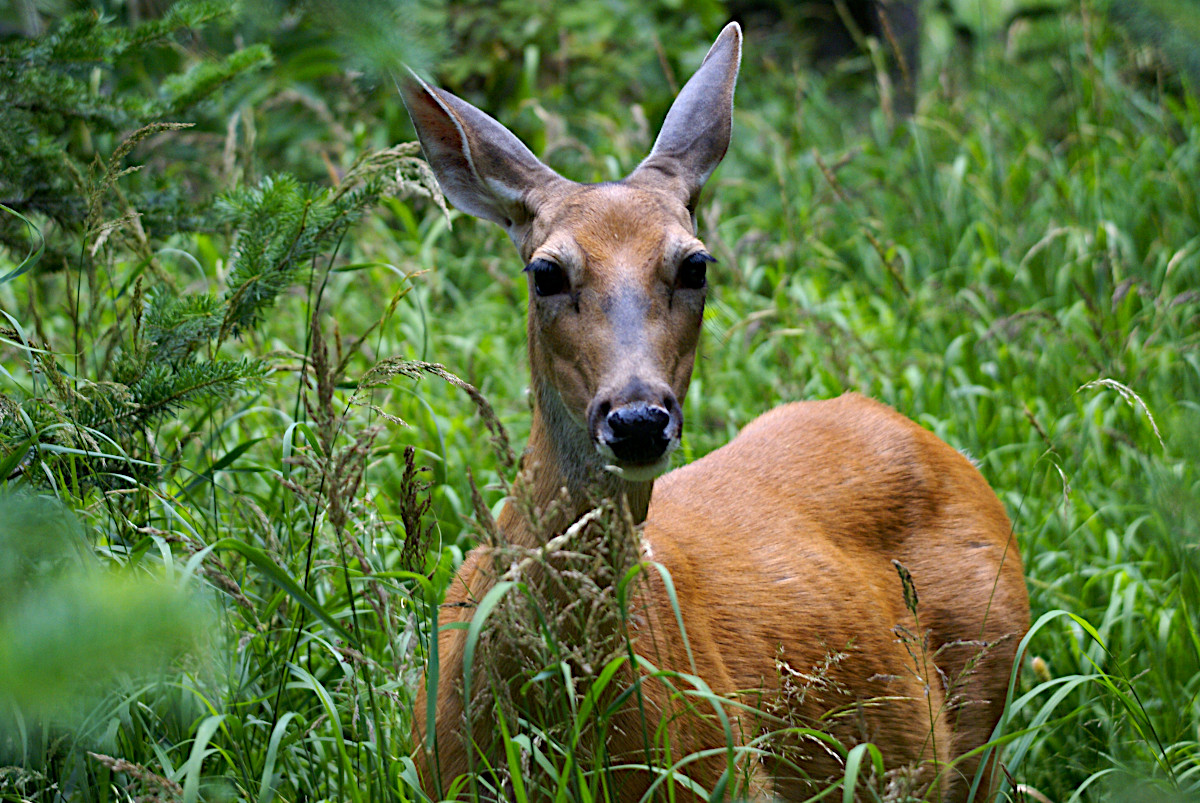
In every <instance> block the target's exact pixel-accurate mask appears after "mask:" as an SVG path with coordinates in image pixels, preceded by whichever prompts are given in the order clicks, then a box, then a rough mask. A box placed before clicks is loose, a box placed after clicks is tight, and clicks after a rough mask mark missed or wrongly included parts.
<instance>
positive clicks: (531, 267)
mask: <svg viewBox="0 0 1200 803" xmlns="http://www.w3.org/2000/svg"><path fill="white" fill-rule="evenodd" d="M525 272H526V273H528V274H530V275H532V276H533V289H534V292H536V293H537V294H538V295H539V296H556V295H558V294H560V293H565V292H566V291H567V289H568V288H569V287H570V284H571V283H570V282H568V281H567V272H566V271H565V270H563V268H562V265H559V264H558V263H556V262H551V261H550V260H548V259H535V260H533V261H532V262H530V263H529V264H528V265H526V266H525Z"/></svg>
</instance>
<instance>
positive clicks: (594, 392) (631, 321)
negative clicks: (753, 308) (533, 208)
mask: <svg viewBox="0 0 1200 803" xmlns="http://www.w3.org/2000/svg"><path fill="white" fill-rule="evenodd" d="M522 251H523V255H525V254H527V256H526V259H525V262H526V269H525V273H526V274H527V276H528V281H529V298H530V306H529V351H530V360H531V363H532V369H533V376H534V377H535V382H537V380H538V379H540V380H541V381H540V383H539V384H540V386H539V387H538V388H537V392H538V394H539V397H541V398H539V401H541V402H542V403H543V404H553V403H560V404H561V405H562V408H563V410H564V411H565V412H566V414H567V415H568V416H569V417H570V419H571V421H572V422H573V423H574V424H576V425H577V426H579V427H583V428H585V429H586V431H587V435H588V437H589V439H590V440H591V442H592V443H593V444H594V446H595V448H596V450H597V451H598V452H599V454H600V456H601V458H602V459H603V460H604V461H605V463H606V464H610V465H613V466H615V467H617V468H619V469H620V470H621V471H622V473H624V474H626V475H627V476H630V478H631V479H638V478H645V476H646V475H649V476H653V475H654V474H656V473H659V472H661V471H662V470H663V469H665V467H666V465H667V462H668V460H669V455H670V453H671V451H673V450H674V449H675V448H676V447H677V446H678V445H679V438H680V434H681V432H682V428H683V413H682V408H681V404H682V402H683V398H684V395H685V394H686V393H687V386H688V382H689V381H690V379H691V374H692V365H693V362H694V360H695V355H696V343H697V340H698V338H699V334H700V326H701V322H702V319H703V314H704V298H705V292H706V287H707V282H706V278H705V269H706V266H707V263H708V262H710V261H712V257H710V256H709V255H708V252H707V251H706V250H705V249H704V245H703V243H701V242H700V240H699V239H697V238H696V236H695V235H694V234H693V233H692V221H691V215H690V214H689V213H688V211H687V209H686V207H684V205H683V204H682V203H680V201H679V200H678V199H676V198H674V197H672V196H671V195H669V194H666V193H663V192H658V191H655V190H650V189H644V188H640V187H636V186H627V185H625V184H621V183H614V184H597V185H590V186H581V185H576V187H575V188H574V191H573V192H570V193H567V194H565V195H561V196H558V197H556V198H555V199H553V200H552V201H550V202H548V203H545V204H543V205H542V206H541V207H539V209H538V214H537V216H536V218H535V219H534V220H533V221H532V222H531V225H530V227H529V234H528V237H527V239H526V241H525V243H524V248H522ZM551 394H553V396H554V397H556V398H553V397H552V398H546V397H547V396H549V395H551Z"/></svg>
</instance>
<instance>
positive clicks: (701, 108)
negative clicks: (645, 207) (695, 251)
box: [626, 22, 742, 211]
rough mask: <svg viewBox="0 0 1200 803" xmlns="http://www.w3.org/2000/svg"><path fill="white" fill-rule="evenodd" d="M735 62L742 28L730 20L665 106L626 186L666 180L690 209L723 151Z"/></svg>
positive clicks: (730, 122) (728, 131)
mask: <svg viewBox="0 0 1200 803" xmlns="http://www.w3.org/2000/svg"><path fill="white" fill-rule="evenodd" d="M741 62H742V28H741V26H739V25H738V24H737V23H736V22H731V23H729V24H728V25H726V26H725V28H724V30H722V31H721V35H720V36H718V37H717V41H715V42H714V43H713V46H712V47H711V48H710V49H709V51H708V55H707V56H705V57H704V62H703V63H702V64H701V65H700V69H698V70H696V73H695V74H694V75H693V76H692V77H691V79H689V80H688V82H687V83H686V84H685V85H684V87H683V89H682V91H680V93H679V97H677V98H675V102H674V103H673V104H671V110H670V111H668V112H667V118H666V120H664V121H663V125H662V130H660V131H659V133H658V139H656V140H655V141H654V148H653V149H652V150H651V151H650V155H649V156H647V157H646V158H645V159H644V160H643V161H642V163H641V164H640V165H638V166H637V168H636V169H635V170H634V171H633V172H632V173H630V174H629V177H628V178H627V179H626V181H627V182H629V183H631V184H641V183H645V184H650V183H653V184H654V185H655V186H662V184H663V179H666V183H667V185H668V186H670V187H671V188H672V190H673V191H674V192H675V193H676V194H677V195H678V196H679V198H680V200H682V201H683V202H684V203H685V204H686V205H687V208H688V209H689V210H693V211H694V210H695V208H696V202H697V201H698V200H699V198H700V190H702V189H703V188H704V182H706V181H708V177H709V176H711V175H712V172H713V171H714V170H716V169H717V165H718V164H720V163H721V159H722V157H724V156H725V151H727V150H728V149H729V138H730V134H731V132H732V131H733V90H734V86H735V85H736V84H737V75H738V68H739V67H740V66H741ZM652 174H653V175H652Z"/></svg>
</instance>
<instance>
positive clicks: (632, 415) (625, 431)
mask: <svg viewBox="0 0 1200 803" xmlns="http://www.w3.org/2000/svg"><path fill="white" fill-rule="evenodd" d="M670 429H671V414H670V413H669V412H667V410H665V409H664V408H662V407H660V406H658V405H657V404H647V403H645V402H634V403H633V404H627V405H623V406H621V407H618V408H616V409H615V410H613V411H611V412H610V413H609V414H608V415H607V416H605V419H604V426H603V427H602V428H601V432H600V438H601V440H602V441H603V443H604V444H605V445H606V446H608V448H610V449H612V450H613V454H615V455H616V456H617V459H618V460H620V461H621V462H622V463H631V464H645V463H653V462H655V461H657V460H659V459H660V458H661V457H662V456H663V455H664V454H666V453H667V448H668V447H669V446H670V445H671V436H670Z"/></svg>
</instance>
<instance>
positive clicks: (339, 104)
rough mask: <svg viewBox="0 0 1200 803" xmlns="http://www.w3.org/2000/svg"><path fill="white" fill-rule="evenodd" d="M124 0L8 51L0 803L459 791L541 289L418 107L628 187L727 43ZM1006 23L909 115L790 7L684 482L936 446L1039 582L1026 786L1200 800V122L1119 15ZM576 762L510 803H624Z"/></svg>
mask: <svg viewBox="0 0 1200 803" xmlns="http://www.w3.org/2000/svg"><path fill="white" fill-rule="evenodd" d="M99 5H100V6H104V8H103V11H104V12H105V13H104V14H102V15H98V14H96V13H93V12H91V11H86V10H85V11H80V12H79V13H78V14H76V15H75V16H67V17H64V18H62V19H53V20H51V19H49V18H47V20H46V22H48V23H49V27H48V30H47V31H45V32H42V33H39V34H37V35H36V36H33V37H25V36H16V35H11V34H10V35H6V38H4V39H3V40H0V48H2V52H0V87H3V88H2V89H0V123H2V127H3V131H0V163H3V164H4V165H5V166H4V167H3V168H0V203H2V204H3V205H4V207H3V209H0V218H2V221H3V222H2V223H0V541H2V546H0V550H2V552H3V557H2V558H0V573H2V575H3V582H2V583H0V645H3V646H2V648H0V697H3V698H5V705H4V707H3V711H2V712H0V765H3V766H2V767H0V797H3V799H5V800H38V801H41V800H46V801H49V800H61V799H69V800H81V801H108V800H135V799H136V800H150V799H154V800H183V801H187V803H192V801H196V800H224V799H237V800H257V801H268V800H273V799H282V800H353V801H360V800H361V801H368V800H369V801H382V800H400V801H409V800H421V799H422V798H421V797H420V794H419V793H418V791H417V790H416V789H415V787H414V785H413V784H414V781H415V777H416V776H415V769H414V766H413V763H412V760H411V758H409V756H410V754H411V751H412V748H413V745H412V744H411V737H410V731H409V728H410V725H411V721H412V708H413V705H414V697H415V690H416V688H417V686H418V684H419V682H420V678H421V675H422V672H423V671H425V660H424V659H425V658H426V656H427V654H428V650H427V644H428V635H429V626H430V616H431V611H432V610H434V606H435V605H436V602H437V600H438V599H439V597H440V595H441V593H443V591H444V588H445V586H446V584H447V582H448V581H449V578H450V576H451V573H452V571H453V568H454V567H455V566H456V565H457V563H458V562H460V561H461V559H462V556H463V554H464V553H465V552H466V551H467V550H468V549H469V548H470V547H471V546H472V545H473V544H474V543H476V542H477V541H478V540H479V539H480V538H481V537H483V536H484V534H485V533H484V531H485V529H486V519H487V515H486V514H487V512H488V511H491V513H493V514H494V513H496V512H498V510H499V508H500V506H501V505H502V504H503V501H504V498H505V489H506V488H507V483H508V482H509V481H510V480H511V478H512V476H513V474H514V470H513V466H512V459H511V456H512V453H513V452H514V451H515V452H516V453H519V451H520V448H521V446H522V444H523V443H524V441H525V438H526V436H527V434H528V428H529V402H528V398H527V390H526V388H527V382H528V370H527V365H526V359H527V355H526V353H525V340H524V338H525V326H524V308H525V305H526V301H527V298H526V296H527V289H526V287H527V284H526V278H525V277H524V276H523V275H522V273H521V267H522V266H521V265H520V264H519V259H518V257H517V256H516V254H515V252H514V250H513V248H512V245H511V243H509V242H508V240H507V239H506V237H505V235H504V234H503V233H502V232H501V231H500V230H499V229H498V228H496V227H494V226H489V225H487V224H484V223H482V222H479V221H476V220H474V219H473V218H470V217H468V216H466V215H463V214H461V213H459V212H456V211H453V210H451V209H448V208H447V207H446V206H445V204H444V202H443V201H442V200H441V198H440V194H439V193H438V191H437V188H436V185H434V184H433V182H432V178H431V176H430V175H429V173H428V170H427V168H426V167H425V166H424V165H423V164H422V162H421V161H420V159H419V151H418V149H417V148H415V147H414V146H413V145H411V144H407V143H410V142H411V140H412V138H413V133H412V129H411V127H410V126H409V123H408V122H407V119H406V116H405V113H404V110H403V108H402V106H401V105H400V103H399V100H398V98H397V97H396V93H395V88H394V86H393V85H392V84H391V79H390V78H389V77H388V75H387V71H388V70H389V69H394V68H395V67H396V63H397V62H396V60H397V59H404V60H406V61H408V62H410V63H413V64H415V65H416V66H418V67H419V68H421V69H424V70H427V71H428V73H429V74H430V75H432V76H435V77H436V80H438V81H439V82H440V83H442V84H443V85H445V86H447V87H449V88H452V89H453V90H454V91H456V92H458V93H460V94H461V95H462V96H463V97H464V98H467V99H468V100H470V101H471V102H473V103H475V104H476V105H477V106H479V107H480V108H483V109H486V110H488V111H489V112H490V113H492V114H493V115H494V116H495V117H497V118H498V119H500V120H501V121H503V122H504V123H505V124H506V125H508V126H509V127H510V128H511V129H512V130H513V131H514V132H516V133H517V134H518V135H519V136H521V137H522V138H523V139H524V141H525V142H527V143H528V144H529V146H530V147H531V149H532V150H533V151H534V152H535V153H537V154H538V155H539V156H540V157H541V158H543V159H544V160H545V161H546V162H547V163H548V164H550V165H551V166H552V167H554V168H555V169H557V170H558V171H559V172H561V173H563V174H564V175H566V176H568V177H570V178H573V179H576V180H581V181H602V180H610V179H617V178H620V177H621V176H623V175H625V174H626V173H627V172H628V171H629V170H630V169H632V167H633V166H634V165H636V164H637V162H638V161H639V160H640V159H641V157H642V156H643V155H644V154H645V152H646V151H647V150H648V148H649V146H650V144H651V142H652V138H653V133H654V132H655V131H656V129H657V125H658V123H659V122H660V121H661V118H662V115H663V114H664V113H665V110H666V108H667V105H668V104H669V102H670V100H671V98H672V97H673V95H674V93H675V91H676V90H677V89H678V84H679V82H680V80H681V79H682V77H683V76H686V75H688V74H689V73H690V72H691V71H692V70H693V69H694V68H695V66H696V65H697V64H698V63H699V60H700V58H702V57H703V54H704V52H705V50H706V48H707V46H708V44H709V43H710V42H711V40H712V37H713V36H714V35H715V33H716V32H717V31H718V30H719V29H720V26H721V25H722V24H723V23H724V22H725V21H726V20H727V19H728V16H727V15H728V13H729V12H728V9H727V8H726V6H725V5H724V4H722V3H719V2H715V0H711V1H710V2H704V3H697V4H694V7H690V8H688V9H686V10H685V9H683V8H681V7H680V6H681V5H683V4H678V3H672V2H668V1H667V0H662V2H656V3H649V4H634V3H627V2H617V3H612V4H610V5H609V6H606V7H605V8H604V9H603V10H597V9H598V8H599V7H597V6H591V5H584V4H578V5H561V6H560V5H557V4H552V3H548V2H547V3H536V4H508V3H500V4H496V5H495V6H491V5H487V4H483V3H479V4H463V6H462V8H460V9H458V11H457V12H456V13H450V12H447V11H445V10H444V9H442V8H441V7H440V6H438V5H436V4H412V5H402V6H401V7H400V9H399V13H402V14H405V15H407V16H406V17H405V19H406V21H407V23H408V24H407V27H405V28H404V29H403V30H400V29H399V28H397V27H396V24H395V19H394V18H393V16H392V15H393V14H394V13H395V9H393V8H392V6H391V4H388V3H365V4H362V6H361V8H358V9H357V10H347V9H348V8H349V6H343V5H339V4H336V3H314V4H311V5H308V6H291V5H286V4H273V3H266V2H263V3H257V4H254V3H248V4H247V5H246V7H245V8H241V9H239V10H236V11H230V10H228V9H227V8H226V7H225V4H221V3H196V2H193V3H185V4H180V5H178V6H175V7H174V8H173V10H171V11H169V12H165V13H163V14H161V15H159V16H155V17H153V18H152V19H138V18H137V15H136V14H133V13H132V11H131V6H129V5H126V4H121V3H113V4H99ZM510 5H511V6H512V7H511V8H510V7H509V6H510ZM770 5H771V4H762V6H767V7H769V6H770ZM970 5H971V4H969V3H968V4H953V3H950V4H927V6H928V9H927V10H928V13H927V19H926V30H925V34H924V39H923V48H924V50H923V54H922V56H923V57H922V64H921V68H920V73H919V75H918V76H916V82H917V83H916V86H917V93H916V98H917V103H916V109H915V112H914V114H913V115H911V116H910V117H906V116H903V115H901V114H899V113H897V111H896V110H895V103H894V99H895V92H896V87H895V86H894V85H893V83H892V81H891V78H890V76H889V73H888V70H887V69H886V66H885V62H886V61H887V59H888V57H889V56H888V49H887V43H879V42H876V41H874V40H872V41H864V42H863V43H862V49H861V51H860V52H859V53H857V54H851V55H849V56H847V57H845V58H843V59H841V60H840V61H838V62H836V63H833V64H831V65H826V66H824V68H823V69H821V70H818V69H815V68H814V66H813V65H812V64H811V63H810V60H809V59H808V58H807V57H806V55H805V52H804V48H803V47H799V46H798V45H797V37H798V36H800V34H798V33H797V31H802V30H803V28H802V27H801V26H802V21H801V20H797V19H795V18H793V17H792V16H790V15H789V14H788V13H787V11H786V9H785V10H784V12H781V13H782V16H781V17H779V18H770V19H769V20H768V19H767V18H762V17H753V16H749V17H747V19H746V20H745V27H746V36H747V38H746V50H745V58H744V61H743V65H742V72H741V77H740V80H739V86H738V90H737V99H736V109H735V114H734V136H733V144H732V146H731V148H730V152H729V154H728V155H727V156H726V158H725V160H724V163H723V164H722V167H721V168H720V169H719V171H718V172H717V173H716V174H715V176H714V177H713V179H712V180H711V181H710V182H709V185H708V188H707V190H706V192H705V195H704V199H703V201H702V203H701V205H700V208H699V210H698V215H697V218H698V225H699V229H700V232H699V234H700V236H701V238H702V239H703V240H704V241H705V242H706V244H707V246H708V248H709V250H710V251H711V252H712V253H713V255H714V256H715V257H716V258H717V260H718V261H717V263H716V264H715V265H712V266H711V267H710V269H709V274H708V275H709V286H710V291H709V293H710V294H709V303H708V308H707V310H706V313H705V325H704V332H703V336H702V342H701V346H700V357H699V359H698V360H697V364H696V368H695V373H694V377H693V381H692V385H691V389H690V391H689V393H688V395H687V398H686V401H685V404H684V417H685V422H686V423H685V435H684V441H683V447H682V448H681V449H680V451H679V452H678V453H677V455H676V460H677V461H678V462H679V463H681V464H682V463H686V462H689V461H691V460H694V459H696V458H698V457H700V456H702V455H704V454H706V453H708V452H710V451H711V450H713V449H715V448H717V447H719V446H720V445H722V444H723V443H725V442H727V441H728V440H729V439H730V438H731V437H732V436H733V435H734V434H735V433H736V432H737V431H738V430H739V429H740V428H741V427H742V426H744V425H745V424H747V423H748V422H749V421H751V420H753V419H754V418H755V417H756V416H757V415H759V414H761V413H763V412H765V411H766V410H768V409H770V408H771V407H773V406H775V405H777V404H781V403H784V402H787V401H792V400H798V399H820V398H831V397H833V396H836V395H838V394H841V393H843V392H845V391H850V390H855V391H859V392H861V393H864V394H866V395H869V396H872V397H874V398H877V399H879V400H881V401H884V402H886V403H887V404H890V405H892V406H893V407H895V408H896V409H897V410H899V411H901V412H903V413H904V414H906V415H908V416H910V417H911V418H913V419H914V420H916V421H917V422H918V423H920V424H921V425H922V426H924V427H926V428H928V429H930V430H932V431H933V432H935V433H936V434H937V435H938V436H940V437H941V438H943V439H945V440H946V441H947V442H948V443H950V444H951V445H953V446H955V447H956V448H958V449H960V450H962V451H964V452H965V453H967V454H968V455H970V456H971V457H972V458H973V459H974V460H975V461H976V462H977V464H978V466H979V468H980V470H981V471H982V473H983V474H984V475H985V477H986V478H987V479H988V481H989V482H990V483H991V485H992V486H993V488H994V489H995V490H996V492H997V494H998V495H999V497H1000V499H1001V501H1002V502H1003V503H1004V505H1005V507H1006V508H1007V510H1008V513H1009V515H1010V517H1011V518H1012V520H1013V522H1014V525H1015V529H1016V533H1017V538H1018V540H1019V543H1020V545H1021V552H1022V555H1023V558H1024V562H1025V569H1026V576H1027V581H1028V587H1029V592H1030V600H1031V604H1032V608H1033V620H1034V626H1033V629H1032V631H1031V633H1030V635H1029V637H1028V639H1027V647H1026V659H1025V661H1024V662H1023V664H1022V667H1021V668H1020V671H1019V673H1018V674H1017V676H1016V677H1015V678H1014V683H1013V692H1012V702H1011V705H1010V707H1009V710H1008V714H1007V715H1006V719H1005V721H1004V723H1003V730H1002V732H999V733H997V735H996V739H995V744H994V745H993V748H994V749H997V750H1001V751H1003V752H1002V761H1003V764H1004V766H1005V771H1006V775H1007V777H1008V779H1009V782H1008V785H1007V789H1006V791H1005V795H1006V796H1007V797H1008V798H1009V799H1012V800H1029V801H1033V800H1037V801H1055V802H1056V803H1068V802H1069V801H1075V800H1102V801H1138V800H1149V799H1156V800H1160V801H1175V800H1179V801H1184V800H1192V799H1200V552H1198V550H1197V544H1198V540H1197V539H1198V538H1200V289H1198V288H1200V193H1197V189H1196V188H1197V186H1198V185H1200V96H1198V95H1197V93H1196V88H1195V84H1194V82H1193V81H1192V79H1190V78H1189V75H1192V74H1190V73H1189V72H1188V69H1187V68H1188V65H1187V64H1182V63H1180V60H1179V59H1178V58H1174V57H1173V56H1172V54H1173V53H1177V52H1178V49H1175V50H1172V42H1168V41H1162V42H1158V43H1157V46H1156V43H1155V42H1153V41H1151V40H1150V39H1149V38H1147V36H1146V35H1145V32H1144V31H1142V30H1141V29H1139V28H1138V27H1137V26H1135V25H1132V24H1130V22H1129V21H1128V20H1127V19H1122V18H1121V15H1119V14H1116V13H1110V11H1109V9H1108V8H1107V6H1106V5H1105V4H1103V3H1101V2H1099V0H1082V2H1080V3H1061V4H1056V3H1052V4H1048V7H1049V8H1050V10H1049V11H1046V10H1045V9H1043V10H1042V11H1041V13H1032V12H1030V13H1026V14H1022V13H1016V12H1014V13H1011V14H1004V13H1000V12H996V13H994V14H990V15H989V14H985V13H983V10H984V9H985V7H986V8H989V9H990V8H991V7H992V6H993V5H995V6H997V7H1000V6H1004V8H1019V7H1020V4H1007V5H1005V4H1000V3H995V4H989V3H985V2H983V0H980V2H979V3H978V4H977V6H978V8H977V9H976V10H977V11H978V12H979V13H978V14H976V15H974V16H972V15H971V14H968V13H966V12H964V11H962V10H961V9H959V8H958V7H959V6H970ZM518 6H520V7H521V8H518ZM525 6H531V7H530V8H525ZM1146 6H1147V7H1148V8H1150V7H1153V8H1158V7H1159V6H1160V4H1156V3H1154V2H1147V3H1146ZM1161 6H1162V7H1164V8H1169V7H1170V4H1161ZM137 7H140V6H139V5H138V4H133V6H132V8H137ZM6 13H7V12H6ZM351 18H353V20H354V24H353V25H349V24H348V20H350V19H351ZM363 20H365V22H364V21H363ZM1183 22H1191V23H1196V22H1197V18H1193V17H1187V18H1186V19H1184V18H1182V17H1181V22H1180V26H1179V28H1178V31H1177V33H1176V34H1173V35H1174V36H1177V37H1181V38H1185V39H1186V37H1187V36H1188V35H1189V34H1188V32H1189V31H1200V24H1198V25H1196V27H1193V28H1188V27H1187V26H1185V25H1183ZM1189 41H1192V42H1196V41H1200V37H1198V38H1197V39H1192V40H1189ZM182 125H186V126H188V127H182ZM501 433H503V434H501ZM481 522H483V523H481ZM752 615H753V612H747V616H752ZM585 715H586V713H585ZM595 715H596V716H601V714H600V713H596V714H595ZM538 749H539V748H538V746H537V745H536V744H534V743H533V741H531V739H530V737H529V736H528V735H522V736H520V737H518V738H516V739H513V740H511V755H512V756H513V757H514V762H515V763H514V765H513V766H517V767H519V766H520V765H521V761H522V760H525V761H529V756H530V755H532V754H534V753H536V752H537V750H538ZM522 756H524V757H525V758H524V759H522ZM558 760H559V759H554V760H551V761H550V762H549V763H550V764H551V765H552V766H550V768H549V769H547V768H546V767H542V768H541V769H542V770H544V771H545V772H544V773H543V775H542V776H539V777H543V778H544V777H554V774H555V773H558V775H559V777H558V781H559V782H558V783H557V784H547V785H537V784H533V785H530V786H529V787H527V788H526V787H521V788H520V794H519V795H516V796H517V797H518V798H520V799H530V800H541V799H558V800H585V799H604V798H605V792H606V790H605V787H604V785H603V783H602V778H600V776H601V775H602V773H597V774H595V775H588V774H587V773H585V772H583V771H582V770H581V769H580V768H579V767H572V766H571V762H569V761H567V762H565V763H557V762H558ZM547 773H548V776H547ZM598 778H599V780H597V779H598ZM860 780H861V782H860V783H859V785H858V786H857V787H854V783H853V779H850V781H844V782H843V786H842V787H841V788H837V787H835V788H833V789H831V790H830V795H831V796H830V797H827V798H826V799H834V800H837V799H846V800H849V799H851V797H850V796H851V795H852V793H853V792H852V790H853V789H854V788H857V790H858V791H857V794H858V795H859V799H865V800H883V799H886V796H887V792H886V790H885V789H883V788H882V786H878V785H874V786H873V785H872V784H871V783H870V780H869V779H867V778H865V777H864V778H862V779H860ZM876 780H878V779H876ZM518 786H520V785H518ZM514 794H516V793H515V792H514ZM843 795H845V797H843ZM593 796H594V797H593ZM717 796H718V797H719V793H718V795H717Z"/></svg>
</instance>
